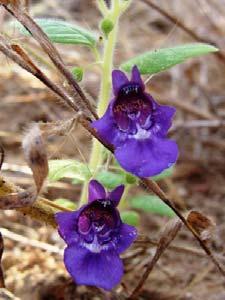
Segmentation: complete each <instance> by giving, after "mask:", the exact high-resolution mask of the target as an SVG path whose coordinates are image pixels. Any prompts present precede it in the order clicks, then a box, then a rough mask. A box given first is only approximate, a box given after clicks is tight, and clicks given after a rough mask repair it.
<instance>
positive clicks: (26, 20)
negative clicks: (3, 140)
mask: <svg viewBox="0 0 225 300" xmlns="http://www.w3.org/2000/svg"><path fill="white" fill-rule="evenodd" d="M3 6H4V7H5V9H6V10H7V11H8V12H9V13H10V14H11V15H13V16H14V17H16V18H17V19H18V20H19V21H20V22H21V23H22V25H24V26H25V27H26V28H27V30H28V31H29V32H30V33H31V35H32V36H33V37H34V38H35V39H36V40H37V41H38V42H39V43H40V45H41V46H42V48H43V50H44V51H45V52H46V53H47V54H48V55H49V57H50V58H51V60H52V62H53V63H54V64H55V66H56V67H57V68H58V70H59V71H60V72H61V73H62V74H63V75H64V77H65V78H66V79H67V80H68V82H69V84H70V85H71V86H72V87H73V88H74V92H76V94H78V95H79V96H80V100H82V101H83V102H82V101H81V102H82V105H81V106H79V110H80V109H81V111H83V110H82V109H84V108H85V109H84V112H83V117H81V118H80V120H79V122H80V123H81V124H82V126H83V127H84V128H85V129H86V130H88V132H90V133H91V134H92V135H93V136H94V137H95V138H96V139H98V140H99V141H100V142H101V143H102V144H103V145H104V146H105V147H106V148H107V149H108V150H110V151H111V152H112V153H113V148H112V146H111V145H108V144H107V143H105V142H104V141H103V140H102V139H101V138H100V137H99V136H98V134H97V133H96V131H95V130H93V129H92V127H91V126H90V118H89V117H88V115H86V113H87V110H88V111H89V112H90V113H91V114H92V115H95V114H94V113H93V111H92V108H90V107H89V104H88V105H87V103H86V102H85V101H86V100H87V99H86V100H84V97H83V95H84V93H83V92H82V90H81V88H80V87H79V85H78V84H77V83H76V81H75V80H74V79H73V78H71V76H72V75H71V73H70V72H69V71H68V70H67V69H66V67H65V65H64V63H63V61H62V59H61V57H60V55H59V53H58V52H57V50H56V49H55V47H54V46H53V45H52V43H51V42H50V41H49V39H48V37H47V36H46V35H45V34H44V33H43V31H42V30H41V28H40V27H39V26H38V25H37V24H36V23H35V22H34V21H33V20H32V18H30V17H29V16H28V15H27V14H26V13H25V12H24V11H21V10H19V9H18V7H16V6H12V7H11V8H9V7H8V5H3ZM18 49H19V51H18ZM0 51H2V52H3V53H5V55H7V56H8V57H10V58H11V59H12V60H14V61H15V62H16V63H18V64H20V65H21V66H22V67H23V68H24V69H26V70H27V71H28V72H30V73H32V74H33V75H34V76H36V77H37V78H39V79H40V80H41V81H42V82H44V80H43V78H44V77H43V74H42V73H40V72H39V73H38V75H37V70H36V66H35V67H34V64H33V63H32V64H31V63H30V62H29V60H28V58H27V57H26V55H24V52H23V51H21V49H20V48H18V47H17V49H16V52H15V47H14V49H13V47H12V46H11V45H9V44H5V41H4V40H3V39H1V43H0ZM31 65H32V66H31ZM45 81H46V79H45ZM46 83H47V84H46V85H47V86H48V87H49V88H50V89H51V90H53V91H54V92H55V93H56V94H57V95H59V96H60V97H61V99H62V100H63V101H65V102H66V103H67V97H68V94H67V93H66V91H65V90H64V89H62V88H61V89H60V90H59V89H57V90H56V89H55V90H54V89H53V88H55V85H54V83H52V82H50V80H49V79H48V80H47V81H46ZM71 98H72V99H74V95H72V96H71ZM75 98H76V97H75ZM67 104H68V103H67ZM76 104H77V103H76ZM76 104H74V105H75V107H76ZM74 105H71V104H70V106H71V107H72V106H73V107H72V108H73V109H74V110H75V111H77V109H76V108H75V107H74ZM79 105H80V103H79ZM95 117H96V118H97V116H96V115H95ZM28 162H29V161H28ZM30 163H31V161H30ZM35 182H36V181H35ZM140 182H141V183H142V184H143V185H145V186H146V187H147V189H149V190H150V191H153V192H154V193H155V194H156V195H158V196H159V197H160V199H161V200H162V201H163V202H164V203H165V204H167V205H168V206H169V207H170V208H171V209H172V210H173V211H174V212H175V214H176V215H177V216H178V218H179V219H180V220H181V221H182V222H183V224H184V225H185V226H186V227H187V229H188V230H189V231H190V232H191V233H192V234H193V236H194V237H195V238H196V239H197V240H198V242H199V244H200V246H201V247H202V249H203V250H204V251H205V253H206V254H207V255H208V256H209V257H210V259H211V260H212V262H213V263H214V264H215V265H216V266H217V268H218V270H219V271H220V273H221V274H222V275H223V276H224V277H225V271H224V269H223V268H222V266H221V265H220V263H219V261H218V260H217V259H216V258H215V256H214V255H213V253H212V252H211V250H210V249H209V247H208V246H207V245H206V244H205V242H204V241H203V240H202V239H201V237H200V236H199V235H198V233H197V232H196V231H195V229H194V228H193V227H192V226H191V224H189V222H187V220H186V219H185V217H184V216H183V215H182V214H181V213H180V212H179V211H178V210H177V209H176V208H175V207H174V205H173V204H172V202H171V200H169V199H168V198H167V196H166V195H165V194H164V192H163V191H162V190H161V189H160V187H159V186H158V185H157V184H156V183H155V182H154V181H152V180H149V179H145V178H140ZM39 186H40V184H39ZM26 193H28V192H26ZM28 195H30V193H28ZM5 197H6V196H5ZM9 199H10V198H9ZM9 199H7V200H8V201H9ZM11 199H12V200H15V199H13V198H11ZM11 199H10V200H11ZM16 200H17V201H18V196H17V199H16ZM36 202H37V201H36ZM25 203H26V205H27V204H29V205H30V199H29V201H28V202H26V201H25ZM34 206H35V203H34ZM3 208H4V207H3ZM23 210H24V208H23ZM50 215H51V213H50ZM53 218H54V215H53ZM53 223H54V221H53Z"/></svg>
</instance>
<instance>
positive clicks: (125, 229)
mask: <svg viewBox="0 0 225 300" xmlns="http://www.w3.org/2000/svg"><path fill="white" fill-rule="evenodd" d="M136 237H137V229H136V228H135V227H134V226H130V225H128V224H122V225H121V230H120V239H119V241H118V244H117V252H118V253H122V252H123V251H125V250H126V249H127V248H128V247H130V245H131V244H132V243H133V241H134V240H135V239H136Z"/></svg>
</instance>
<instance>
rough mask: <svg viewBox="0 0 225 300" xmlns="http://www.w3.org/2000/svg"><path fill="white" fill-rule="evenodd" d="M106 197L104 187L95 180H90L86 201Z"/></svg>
mask: <svg viewBox="0 0 225 300" xmlns="http://www.w3.org/2000/svg"><path fill="white" fill-rule="evenodd" d="M100 199H106V192H105V189H104V187H103V186H102V185H101V183H99V182H98V181H97V180H91V181H90V183H89V186H88V202H89V203H90V202H92V201H95V200H100Z"/></svg>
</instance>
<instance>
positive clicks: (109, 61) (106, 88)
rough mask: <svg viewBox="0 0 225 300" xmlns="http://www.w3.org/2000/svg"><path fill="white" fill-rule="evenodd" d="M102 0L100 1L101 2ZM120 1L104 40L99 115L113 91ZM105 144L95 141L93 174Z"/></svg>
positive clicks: (83, 199)
mask: <svg viewBox="0 0 225 300" xmlns="http://www.w3.org/2000/svg"><path fill="white" fill-rule="evenodd" d="M100 2H101V1H99V3H100ZM120 8H121V7H120V3H119V0H115V1H113V4H112V8H111V10H110V11H109V16H108V17H109V18H110V19H111V21H112V23H113V25H114V26H113V29H112V31H111V32H110V33H109V35H108V38H107V39H106V38H105V41H104V52H103V58H102V81H101V88H100V93H99V103H98V109H97V115H98V116H100V117H101V116H102V115H103V114H104V112H105V110H106V108H107V106H108V102H109V99H110V93H111V74H112V69H113V53H114V49H115V45H116V40H117V32H118V22H119V16H120V13H121V12H120ZM102 151H103V145H102V144H101V143H100V142H99V141H97V140H94V141H93V146H92V151H91V156H90V162H89V167H90V169H91V170H93V175H94V174H95V173H96V171H97V169H98V167H99V166H101V165H102V160H103V155H102ZM87 187H88V183H87V182H86V183H84V185H83V190H82V193H81V198H80V206H81V205H83V204H84V203H85V202H86V199H87Z"/></svg>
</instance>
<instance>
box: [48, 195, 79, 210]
mask: <svg viewBox="0 0 225 300" xmlns="http://www.w3.org/2000/svg"><path fill="white" fill-rule="evenodd" d="M53 202H54V203H55V204H58V205H60V206H62V207H65V208H68V209H72V210H75V209H76V208H77V205H76V203H74V202H72V201H71V200H68V199H64V198H59V199H56V200H54V201H53Z"/></svg>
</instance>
